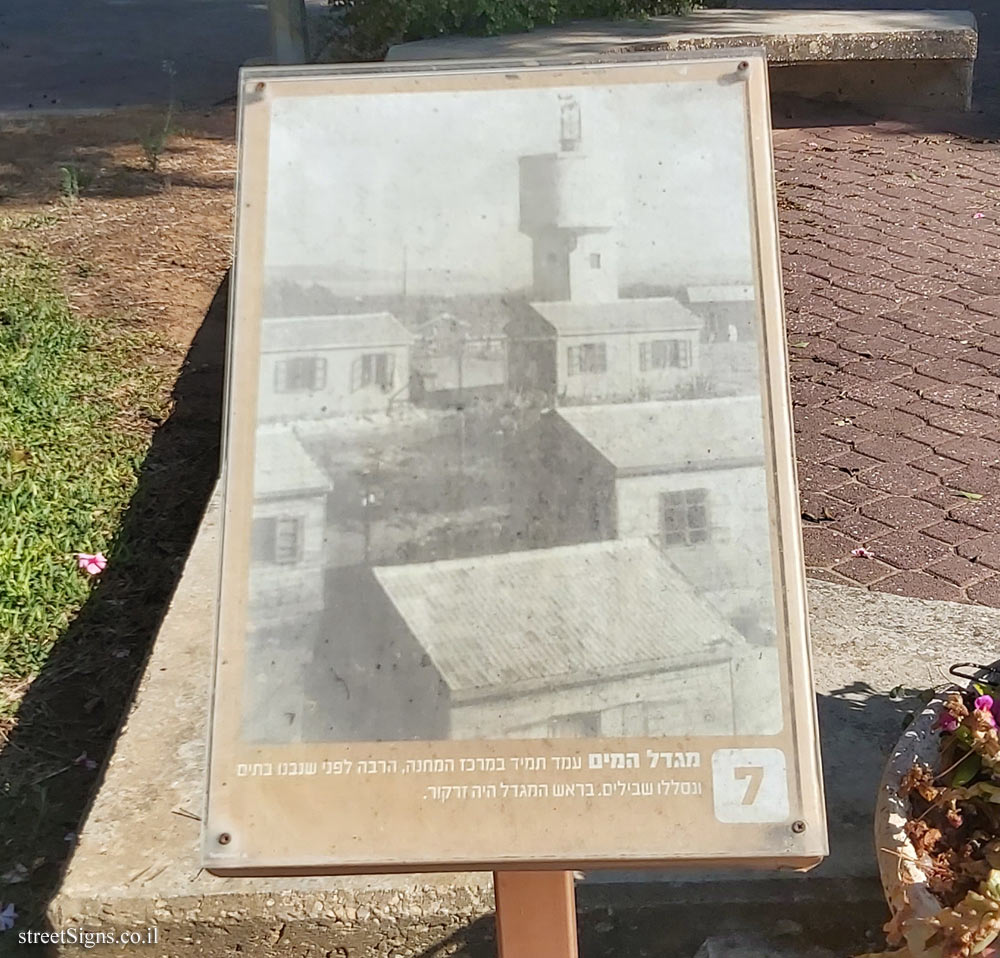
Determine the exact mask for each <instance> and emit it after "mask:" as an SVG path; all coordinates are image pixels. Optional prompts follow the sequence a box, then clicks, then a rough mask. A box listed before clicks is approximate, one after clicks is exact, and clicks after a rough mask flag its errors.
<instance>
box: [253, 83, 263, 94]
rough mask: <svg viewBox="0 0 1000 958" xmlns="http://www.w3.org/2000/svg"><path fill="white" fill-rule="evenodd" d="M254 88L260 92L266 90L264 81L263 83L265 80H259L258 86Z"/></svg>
mask: <svg viewBox="0 0 1000 958" xmlns="http://www.w3.org/2000/svg"><path fill="white" fill-rule="evenodd" d="M254 89H255V90H256V91H257V92H258V93H263V92H264V83H263V81H258V82H257V85H256V86H255V87H254Z"/></svg>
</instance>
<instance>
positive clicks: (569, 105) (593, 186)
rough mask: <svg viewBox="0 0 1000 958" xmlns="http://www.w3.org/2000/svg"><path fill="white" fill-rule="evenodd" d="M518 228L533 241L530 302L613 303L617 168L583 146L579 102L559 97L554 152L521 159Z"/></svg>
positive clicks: (618, 211) (605, 156)
mask: <svg viewBox="0 0 1000 958" xmlns="http://www.w3.org/2000/svg"><path fill="white" fill-rule="evenodd" d="M519 163H520V230H521V232H522V233H525V234H527V235H528V236H530V237H531V239H532V245H533V253H532V257H533V291H532V295H533V298H534V299H536V300H564V301H567V300H568V301H572V302H580V303H606V302H609V301H611V300H616V299H618V238H617V232H618V229H617V225H618V219H619V216H620V215H621V205H622V201H621V192H620V189H619V188H618V185H617V184H618V182H619V177H620V169H619V166H618V164H617V163H615V162H614V157H612V156H610V155H608V154H602V155H597V154H588V153H587V152H586V150H585V149H584V148H583V121H582V117H581V114H580V104H579V102H578V101H577V99H576V97H575V96H574V95H572V94H560V96H559V148H558V151H557V152H554V153H542V154H537V155H534V156H522V157H521V158H520V160H519Z"/></svg>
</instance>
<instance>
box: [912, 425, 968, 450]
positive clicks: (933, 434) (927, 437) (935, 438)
mask: <svg viewBox="0 0 1000 958" xmlns="http://www.w3.org/2000/svg"><path fill="white" fill-rule="evenodd" d="M917 422H918V425H917V426H915V427H914V428H913V429H905V430H904V431H903V433H902V434H903V435H904V436H905V437H906V438H907V439H912V440H913V441H914V442H922V443H924V444H925V445H927V446H930V447H931V448H934V447H935V444H938V443H944V442H951V441H953V440H954V439H955V434H954V433H953V432H948V431H947V430H944V429H936V428H935V427H934V426H928V425H927V423H925V422H922V421H920V420H918V421H917Z"/></svg>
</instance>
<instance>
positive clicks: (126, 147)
mask: <svg viewBox="0 0 1000 958" xmlns="http://www.w3.org/2000/svg"><path fill="white" fill-rule="evenodd" d="M165 109H166V108H165V107H161V108H143V109H134V110H122V111H118V112H116V113H113V114H108V115H98V116H63V117H59V116H44V115H40V116H39V117H37V118H36V119H33V120H31V121H14V120H9V119H8V120H0V134H2V135H0V201H5V202H8V203H10V202H37V201H46V200H54V199H57V198H58V197H59V195H60V186H61V174H60V168H61V167H66V168H72V169H74V170H75V171H76V172H77V173H78V174H79V181H80V182H79V186H80V195H81V196H83V197H101V198H116V197H140V196H148V195H151V194H157V193H161V192H163V190H164V189H166V188H168V186H169V185H171V184H172V185H175V186H194V187H197V188H208V189H220V190H222V189H225V190H232V188H233V184H232V174H231V173H230V174H226V175H211V174H199V173H190V172H188V171H186V170H185V171H182V172H181V171H179V172H171V171H170V170H164V169H162V168H161V169H160V170H158V171H156V172H154V171H152V170H150V169H148V168H147V167H145V166H144V165H143V156H142V141H143V139H144V137H145V136H146V134H147V133H148V131H149V130H150V129H151V128H154V127H158V126H161V125H162V123H163V119H164V112H165ZM172 125H173V130H174V132H172V133H171V134H170V136H169V137H168V139H167V141H166V143H165V145H164V147H163V150H162V154H161V160H162V159H165V158H169V157H171V156H178V157H185V158H186V157H187V156H188V155H189V154H197V152H198V150H199V147H198V145H197V144H196V143H194V142H192V141H198V142H201V141H205V140H223V139H225V140H230V141H231V140H232V138H233V135H234V129H235V111H234V109H232V108H229V109H224V110H214V111H210V112H203V111H199V112H185V113H178V114H176V115H175V117H174V120H173V124H172Z"/></svg>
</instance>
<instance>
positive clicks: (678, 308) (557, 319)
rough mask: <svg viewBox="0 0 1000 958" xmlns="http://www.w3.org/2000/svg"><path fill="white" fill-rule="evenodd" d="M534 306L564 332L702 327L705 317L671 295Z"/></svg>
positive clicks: (547, 303)
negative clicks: (696, 314)
mask: <svg viewBox="0 0 1000 958" xmlns="http://www.w3.org/2000/svg"><path fill="white" fill-rule="evenodd" d="M531 308H532V309H533V310H535V312H536V313H538V315H539V316H541V317H542V318H543V319H544V320H545V321H546V322H547V323H548V324H549V325H550V326H552V328H553V329H554V330H555V331H556V332H557V333H558V334H559V335H560V336H585V335H588V334H591V333H657V332H677V331H683V330H699V329H701V328H702V326H704V325H705V323H704V320H702V319H701V318H700V317H698V316H695V314H694V313H692V312H691V311H690V310H689V309H688V308H687V307H685V306H682V305H681V304H680V303H679V302H677V300H676V299H673V298H672V297H669V296H662V297H657V298H654V299H616V300H612V301H611V302H608V303H575V302H567V301H558V302H537V303H532V304H531Z"/></svg>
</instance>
